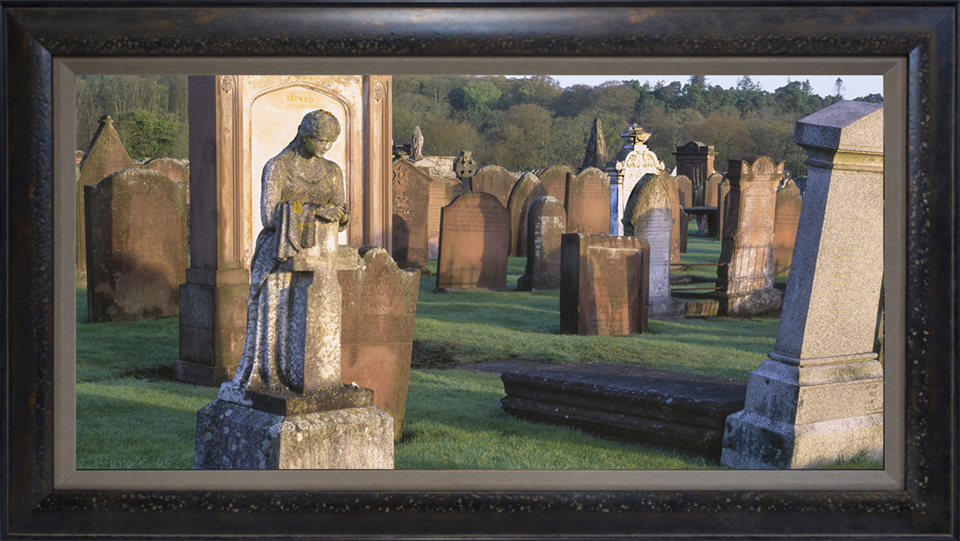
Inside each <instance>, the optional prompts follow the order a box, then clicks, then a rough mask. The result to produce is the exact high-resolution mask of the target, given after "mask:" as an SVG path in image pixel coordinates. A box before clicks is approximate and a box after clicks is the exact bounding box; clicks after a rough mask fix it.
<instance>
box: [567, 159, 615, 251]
mask: <svg viewBox="0 0 960 541" xmlns="http://www.w3.org/2000/svg"><path fill="white" fill-rule="evenodd" d="M563 206H564V207H565V208H566V210H567V232H568V233H587V234H588V235H604V234H606V233H607V232H608V231H609V230H610V177H609V176H607V174H606V173H604V172H603V171H601V170H599V169H597V168H596V167H590V168H588V169H584V170H583V171H581V172H580V173H579V174H577V175H568V176H567V189H566V200H565V201H564V205H563Z"/></svg>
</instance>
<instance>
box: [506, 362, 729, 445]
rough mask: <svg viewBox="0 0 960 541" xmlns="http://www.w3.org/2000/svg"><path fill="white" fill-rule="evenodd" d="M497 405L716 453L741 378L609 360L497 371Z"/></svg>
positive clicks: (599, 430) (606, 431) (605, 432)
mask: <svg viewBox="0 0 960 541" xmlns="http://www.w3.org/2000/svg"><path fill="white" fill-rule="evenodd" d="M501 380H503V385H504V391H505V392H506V394H507V396H506V397H504V398H503V399H502V400H501V401H500V406H501V407H502V408H503V409H504V410H505V411H507V412H508V413H510V414H512V415H515V416H517V417H520V418H524V419H529V420H535V421H543V422H550V423H555V424H560V425H566V426H574V427H578V428H581V429H583V430H585V431H587V432H592V433H596V434H600V435H606V436H613V437H616V438H623V439H629V440H634V441H638V442H642V443H649V444H655V445H663V446H669V447H675V448H680V449H684V450H688V451H693V452H696V453H698V454H703V455H707V456H709V457H710V458H719V456H720V444H721V441H722V440H723V427H724V422H725V420H726V417H727V415H730V414H732V413H735V412H737V411H740V410H742V409H743V403H744V398H745V396H746V385H747V382H746V381H741V380H732V379H727V378H717V377H710V376H700V375H695V374H685V373H680V372H670V371H666V370H657V369H651V368H641V367H635V366H625V365H617V364H611V363H599V362H596V363H580V364H577V365H569V364H567V365H544V366H538V367H526V368H519V369H515V370H510V371H507V372H504V373H503V374H502V375H501Z"/></svg>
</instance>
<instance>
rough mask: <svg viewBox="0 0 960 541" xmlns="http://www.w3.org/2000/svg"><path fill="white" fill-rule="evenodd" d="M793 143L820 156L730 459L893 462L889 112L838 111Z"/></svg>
mask: <svg viewBox="0 0 960 541" xmlns="http://www.w3.org/2000/svg"><path fill="white" fill-rule="evenodd" d="M794 141H796V142H797V144H799V145H800V146H802V147H804V149H805V150H807V152H808V153H809V156H810V159H808V160H807V162H806V163H807V165H808V166H809V174H808V177H807V186H806V190H805V191H804V196H803V198H804V204H803V209H802V211H801V214H800V225H799V231H798V235H797V243H796V248H795V249H794V258H793V263H792V267H793V268H792V272H791V273H790V278H789V281H788V283H787V294H786V299H785V300H784V303H783V313H782V315H781V317H780V328H779V331H778V332H777V342H776V346H775V348H774V352H773V353H771V354H770V359H768V360H766V361H764V362H763V363H762V364H761V365H760V367H759V368H757V370H755V371H753V372H751V373H750V376H749V378H748V380H747V398H746V403H745V405H744V409H743V410H742V411H740V412H738V413H735V414H733V415H731V416H730V417H728V418H727V425H726V429H725V432H724V438H723V455H722V458H721V462H722V463H723V464H726V465H728V466H731V467H734V468H750V469H757V468H781V469H787V468H808V467H815V466H817V465H819V464H823V463H828V462H833V461H835V460H837V459H839V458H841V457H844V458H849V457H853V456H856V455H857V454H859V453H861V452H863V453H865V454H866V455H867V456H868V457H870V458H882V456H883V366H882V365H881V364H880V363H879V362H878V361H877V354H876V353H875V352H874V337H875V329H876V323H877V310H878V303H879V299H880V293H881V286H882V279H883V197H882V196H881V194H882V193H883V108H882V105H879V104H873V103H864V102H854V101H840V102H837V103H835V104H834V105H831V106H829V107H827V108H825V109H822V110H820V111H818V112H816V113H814V114H812V115H810V116H807V117H804V118H801V119H800V120H798V121H797V126H796V131H795V133H794Z"/></svg>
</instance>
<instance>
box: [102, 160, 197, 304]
mask: <svg viewBox="0 0 960 541" xmlns="http://www.w3.org/2000/svg"><path fill="white" fill-rule="evenodd" d="M84 195H85V205H84V206H85V212H86V214H85V217H84V218H85V222H86V229H85V231H86V237H87V243H86V248H87V312H88V315H89V319H90V321H91V322H93V323H101V322H108V321H135V320H140V319H152V318H158V317H164V316H173V315H176V314H177V304H178V299H179V293H178V291H179V287H180V284H181V283H183V282H184V281H185V280H186V269H187V216H186V184H184V183H177V182H173V181H172V180H170V179H169V178H167V177H166V176H165V175H163V174H161V173H158V172H156V171H151V170H146V169H124V170H122V171H118V172H116V173H114V174H112V175H110V176H109V177H107V178H105V179H103V180H102V181H101V182H100V183H99V184H96V185H94V186H86V187H85V188H84Z"/></svg>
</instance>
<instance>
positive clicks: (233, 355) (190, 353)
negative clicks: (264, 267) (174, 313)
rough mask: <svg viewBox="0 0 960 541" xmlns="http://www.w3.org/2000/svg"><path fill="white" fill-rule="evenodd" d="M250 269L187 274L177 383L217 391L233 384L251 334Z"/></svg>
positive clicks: (182, 295)
mask: <svg viewBox="0 0 960 541" xmlns="http://www.w3.org/2000/svg"><path fill="white" fill-rule="evenodd" d="M249 295H250V271H248V270H247V269H231V270H220V271H214V270H204V269H187V283H186V284H180V300H179V302H180V307H179V309H180V358H179V359H178V360H177V362H176V371H177V372H176V374H177V379H178V380H180V381H185V382H187V383H193V384H195V385H206V386H211V387H212V386H215V385H219V384H221V383H223V382H225V381H229V380H230V379H232V378H233V374H234V372H235V371H236V369H237V363H239V362H240V354H241V353H242V352H243V341H244V338H245V337H246V331H247V299H248V297H249Z"/></svg>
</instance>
